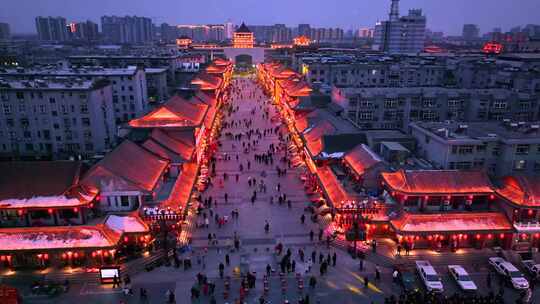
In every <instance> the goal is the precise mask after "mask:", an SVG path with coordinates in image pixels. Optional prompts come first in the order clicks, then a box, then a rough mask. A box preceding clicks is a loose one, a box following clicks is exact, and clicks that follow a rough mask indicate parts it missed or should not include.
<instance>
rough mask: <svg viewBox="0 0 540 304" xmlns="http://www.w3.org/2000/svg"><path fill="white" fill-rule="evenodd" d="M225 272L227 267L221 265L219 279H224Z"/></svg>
mask: <svg viewBox="0 0 540 304" xmlns="http://www.w3.org/2000/svg"><path fill="white" fill-rule="evenodd" d="M224 271H225V265H223V263H219V277H220V278H222V279H223V272H224Z"/></svg>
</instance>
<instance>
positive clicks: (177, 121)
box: [129, 95, 208, 128]
mask: <svg viewBox="0 0 540 304" xmlns="http://www.w3.org/2000/svg"><path fill="white" fill-rule="evenodd" d="M207 109H208V106H207V105H205V104H202V103H198V102H191V101H188V100H185V99H183V98H182V97H180V96H178V95H175V96H173V97H172V98H171V99H169V101H167V103H165V104H164V105H162V106H160V107H158V108H157V109H155V110H153V111H152V112H150V113H148V114H146V115H145V116H143V117H140V118H136V119H133V120H131V121H130V122H129V125H130V126H131V127H134V128H156V127H162V128H166V127H171V128H180V127H197V126H200V125H201V124H202V122H203V118H204V116H205V115H206V111H207Z"/></svg>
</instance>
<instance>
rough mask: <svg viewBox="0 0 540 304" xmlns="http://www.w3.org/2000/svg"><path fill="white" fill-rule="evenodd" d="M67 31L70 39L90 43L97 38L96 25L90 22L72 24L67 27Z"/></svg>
mask: <svg viewBox="0 0 540 304" xmlns="http://www.w3.org/2000/svg"><path fill="white" fill-rule="evenodd" d="M68 30H69V35H70V38H71V39H78V40H88V41H91V40H97V39H98V38H99V30H98V25H97V23H94V22H92V21H90V20H88V21H86V22H72V23H70V24H69V25H68Z"/></svg>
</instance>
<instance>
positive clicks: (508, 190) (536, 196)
mask: <svg viewBox="0 0 540 304" xmlns="http://www.w3.org/2000/svg"><path fill="white" fill-rule="evenodd" d="M496 192H497V194H499V195H500V196H502V197H504V198H505V199H506V200H508V201H509V202H510V203H512V204H515V205H519V206H527V207H540V177H539V176H524V175H520V176H507V177H505V178H503V180H502V185H501V187H500V188H498V189H496Z"/></svg>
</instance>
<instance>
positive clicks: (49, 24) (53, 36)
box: [36, 16, 68, 41]
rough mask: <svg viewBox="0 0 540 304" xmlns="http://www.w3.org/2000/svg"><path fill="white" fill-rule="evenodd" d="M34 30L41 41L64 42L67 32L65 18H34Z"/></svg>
mask: <svg viewBox="0 0 540 304" xmlns="http://www.w3.org/2000/svg"><path fill="white" fill-rule="evenodd" d="M36 30H37V34H38V38H39V40H41V41H66V40H67V39H68V31H67V26H66V18H63V17H41V16H40V17H36Z"/></svg>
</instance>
